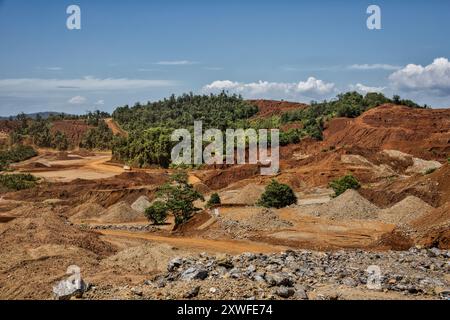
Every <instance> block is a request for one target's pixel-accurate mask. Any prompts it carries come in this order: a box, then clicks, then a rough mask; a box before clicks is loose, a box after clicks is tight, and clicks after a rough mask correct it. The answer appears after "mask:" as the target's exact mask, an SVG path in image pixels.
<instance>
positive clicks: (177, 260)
mask: <svg viewBox="0 0 450 320" xmlns="http://www.w3.org/2000/svg"><path fill="white" fill-rule="evenodd" d="M182 264H183V259H181V258H174V259H172V260H170V261H169V264H168V265H167V271H169V272H172V271H174V270H175V269H177V268H178V267H180V266H181V265H182Z"/></svg>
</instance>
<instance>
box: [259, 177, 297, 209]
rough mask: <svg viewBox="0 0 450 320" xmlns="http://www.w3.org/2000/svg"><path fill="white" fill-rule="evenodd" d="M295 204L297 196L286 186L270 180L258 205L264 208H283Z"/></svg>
mask: <svg viewBox="0 0 450 320" xmlns="http://www.w3.org/2000/svg"><path fill="white" fill-rule="evenodd" d="M295 203H297V196H296V195H295V193H294V191H293V190H292V189H291V187H289V186H288V185H286V184H282V183H279V182H278V181H276V180H272V181H271V182H270V184H269V185H268V186H267V187H266V190H265V192H264V193H263V194H262V196H261V199H260V200H259V202H258V204H259V205H260V206H263V207H266V208H277V209H279V208H284V207H287V206H290V205H292V204H295Z"/></svg>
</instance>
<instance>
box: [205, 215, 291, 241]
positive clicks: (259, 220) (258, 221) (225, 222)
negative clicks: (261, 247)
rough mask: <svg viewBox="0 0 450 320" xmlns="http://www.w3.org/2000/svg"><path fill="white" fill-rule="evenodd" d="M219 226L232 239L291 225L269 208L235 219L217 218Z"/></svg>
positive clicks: (245, 237)
mask: <svg viewBox="0 0 450 320" xmlns="http://www.w3.org/2000/svg"><path fill="white" fill-rule="evenodd" d="M218 221H219V225H220V228H221V229H222V230H223V231H225V232H226V233H227V234H228V235H229V236H231V237H232V238H234V239H247V238H250V237H252V236H253V235H254V234H255V233H258V232H261V231H263V232H264V231H278V230H283V229H287V228H290V227H292V226H293V224H292V223H291V222H289V221H285V220H283V219H280V217H279V216H278V215H277V214H276V213H275V212H274V211H273V210H270V209H261V211H259V212H258V213H256V214H254V215H252V216H250V217H248V218H246V219H243V220H240V221H237V220H233V219H230V218H227V217H223V216H220V217H219V218H218ZM214 232H215V231H214Z"/></svg>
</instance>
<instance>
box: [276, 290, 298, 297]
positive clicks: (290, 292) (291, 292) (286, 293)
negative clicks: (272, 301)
mask: <svg viewBox="0 0 450 320" xmlns="http://www.w3.org/2000/svg"><path fill="white" fill-rule="evenodd" d="M275 293H276V294H277V295H278V296H279V297H281V298H285V299H287V298H290V297H292V296H293V295H294V294H295V290H294V289H293V288H288V287H280V288H277V290H276V291H275Z"/></svg>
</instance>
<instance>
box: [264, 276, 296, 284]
mask: <svg viewBox="0 0 450 320" xmlns="http://www.w3.org/2000/svg"><path fill="white" fill-rule="evenodd" d="M265 278H266V282H267V283H268V284H269V285H270V286H284V287H292V286H293V281H292V279H291V278H290V277H289V276H288V275H287V274H283V273H275V274H266V277H265Z"/></svg>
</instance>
